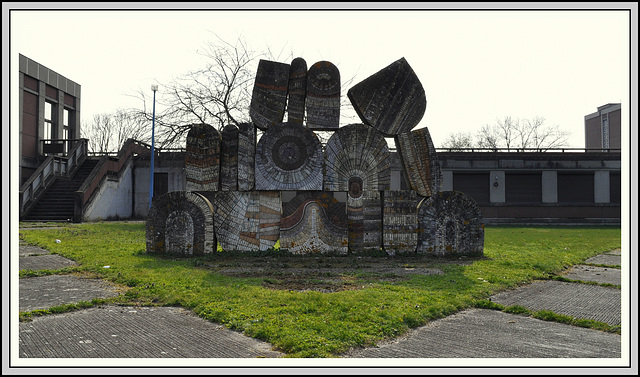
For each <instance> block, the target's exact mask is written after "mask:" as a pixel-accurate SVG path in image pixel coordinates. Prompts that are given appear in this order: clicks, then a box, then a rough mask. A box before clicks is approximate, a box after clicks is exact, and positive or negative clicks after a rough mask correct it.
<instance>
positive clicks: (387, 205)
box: [382, 190, 419, 255]
mask: <svg viewBox="0 0 640 377" xmlns="http://www.w3.org/2000/svg"><path fill="white" fill-rule="evenodd" d="M382 195H383V211H382V234H383V247H384V249H385V251H386V252H387V254H389V255H395V254H397V253H406V254H410V253H415V252H416V247H417V246H418V200H419V198H418V195H417V193H416V192H415V191H413V190H398V191H383V192H382Z"/></svg>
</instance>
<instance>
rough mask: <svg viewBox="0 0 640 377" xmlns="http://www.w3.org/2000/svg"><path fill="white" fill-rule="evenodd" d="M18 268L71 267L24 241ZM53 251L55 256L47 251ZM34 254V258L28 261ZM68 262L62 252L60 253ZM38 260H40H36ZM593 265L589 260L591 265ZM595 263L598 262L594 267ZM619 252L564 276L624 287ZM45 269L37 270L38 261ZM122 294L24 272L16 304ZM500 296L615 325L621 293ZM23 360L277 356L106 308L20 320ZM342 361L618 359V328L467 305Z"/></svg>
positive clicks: (576, 289) (239, 338) (186, 323)
mask: <svg viewBox="0 0 640 377" xmlns="http://www.w3.org/2000/svg"><path fill="white" fill-rule="evenodd" d="M20 255H21V263H20V268H21V269H55V268H54V266H59V267H57V268H62V267H66V266H71V265H74V263H75V262H71V261H68V260H66V261H65V260H61V259H60V258H62V257H59V256H55V255H50V254H48V253H47V252H46V251H44V250H42V249H38V248H34V247H32V246H26V245H21V246H20ZM51 257H56V258H51ZM28 258H31V259H28ZM62 259H64V258H62ZM39 262H41V263H39ZM592 264H593V265H592ZM594 265H596V266H594ZM603 265H607V266H618V267H619V266H620V251H619V250H617V251H614V252H609V253H605V254H603V255H601V256H597V257H595V258H592V259H590V260H588V261H587V263H586V264H585V265H578V266H574V267H573V268H571V269H569V270H568V271H567V272H566V275H565V276H566V277H567V278H570V279H573V280H579V281H582V282H587V281H592V282H597V283H608V284H617V285H620V270H619V268H612V267H605V266H603ZM38 266H40V267H38ZM113 295H117V288H116V287H115V286H113V285H111V284H109V283H107V282H105V281H102V280H97V279H83V278H81V277H77V276H74V275H49V276H45V277H32V278H22V279H20V298H19V302H20V310H21V311H25V310H34V309H36V308H48V307H52V306H56V305H61V304H64V303H72V302H78V301H90V300H91V299H93V298H106V297H111V296H113ZM491 300H492V301H494V302H496V303H501V304H504V305H507V306H510V305H521V306H524V307H527V308H529V309H531V310H541V309H547V310H552V311H554V312H556V313H559V314H567V315H571V316H575V317H577V318H587V319H594V320H597V321H601V322H605V323H609V324H611V325H619V324H620V321H621V319H620V318H621V317H620V311H621V308H620V290H619V289H617V288H615V287H611V286H602V285H592V284H584V283H580V282H558V281H540V282H534V283H533V284H530V285H527V286H524V287H520V288H518V289H515V290H513V291H508V292H504V293H500V294H497V295H494V296H493V297H492V298H491ZM19 332H20V336H19V337H20V338H19V354H20V357H21V358H257V357H260V358H277V357H282V356H284V355H283V354H282V353H279V352H276V351H273V350H272V349H271V346H270V344H268V343H265V342H262V341H259V340H256V339H253V338H250V337H246V336H244V335H242V334H240V333H238V332H235V331H232V330H229V329H227V328H225V327H224V326H221V325H218V324H215V323H211V322H209V321H206V320H204V319H202V318H199V317H197V316H195V315H194V314H192V313H191V312H189V311H187V310H184V309H181V308H172V307H157V308H150V307H132V306H130V307H121V306H114V305H104V306H98V307H92V308H90V309H86V310H80V311H74V312H69V313H64V314H56V315H47V316H42V317H34V319H33V320H32V321H30V322H22V323H20V324H19ZM342 356H343V357H345V358H620V357H621V337H620V335H616V334H611V333H606V332H602V331H598V330H591V329H585V328H580V327H575V326H569V325H564V324H560V323H555V322H547V321H542V320H538V319H534V318H531V317H525V316H521V315H514V314H507V313H504V312H500V311H495V310H486V309H471V310H465V311H463V312H460V313H457V314H455V315H452V316H449V317H447V318H444V319H441V320H437V321H433V322H431V323H429V324H427V325H426V326H422V327H420V328H418V329H414V330H411V331H410V332H409V333H408V334H406V335H404V336H402V337H400V338H397V339H394V340H391V341H388V342H384V343H382V344H379V345H378V346H376V347H371V348H364V349H354V350H351V351H349V352H347V353H346V354H344V355H342Z"/></svg>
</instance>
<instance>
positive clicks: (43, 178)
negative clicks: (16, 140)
mask: <svg viewBox="0 0 640 377" xmlns="http://www.w3.org/2000/svg"><path fill="white" fill-rule="evenodd" d="M75 141H76V143H75V144H74V145H73V147H72V148H71V149H70V150H69V152H68V154H67V156H54V155H50V156H49V157H47V158H46V159H45V160H44V162H43V163H42V164H40V166H39V167H38V169H36V171H35V172H34V173H33V174H32V175H31V176H30V177H29V179H27V181H26V182H25V183H23V184H22V186H21V187H20V195H19V199H20V203H19V208H20V216H22V215H24V213H26V210H27V209H28V208H29V207H31V206H32V205H33V204H34V203H35V202H36V201H37V200H38V199H39V198H40V195H42V193H43V192H44V191H45V190H46V189H47V187H49V186H50V185H51V183H52V182H53V180H54V178H55V176H71V175H73V173H74V172H75V171H76V170H77V169H78V167H79V166H80V165H81V164H82V162H84V160H85V158H86V157H87V145H88V142H89V140H88V139H77V140H75Z"/></svg>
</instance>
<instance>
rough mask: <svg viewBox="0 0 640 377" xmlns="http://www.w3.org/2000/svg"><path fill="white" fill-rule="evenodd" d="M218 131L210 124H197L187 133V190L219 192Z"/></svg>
mask: <svg viewBox="0 0 640 377" xmlns="http://www.w3.org/2000/svg"><path fill="white" fill-rule="evenodd" d="M221 143H222V137H221V136H220V133H219V132H218V130H216V129H215V128H214V127H213V126H210V125H208V124H195V125H193V126H192V127H191V129H190V130H189V132H188V133H187V146H186V152H187V153H186V157H185V164H184V170H185V178H186V184H185V190H186V191H217V190H218V189H219V184H220V183H219V179H220V145H221Z"/></svg>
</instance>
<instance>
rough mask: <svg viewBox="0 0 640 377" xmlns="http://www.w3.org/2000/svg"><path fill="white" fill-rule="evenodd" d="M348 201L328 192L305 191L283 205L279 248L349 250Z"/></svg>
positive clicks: (292, 250)
mask: <svg viewBox="0 0 640 377" xmlns="http://www.w3.org/2000/svg"><path fill="white" fill-rule="evenodd" d="M348 245H349V239H348V224H347V216H346V209H345V203H341V202H339V201H338V200H336V199H335V198H334V197H333V194H331V193H328V192H325V191H304V192H301V193H299V194H298V195H297V196H296V197H295V198H293V199H292V200H291V201H290V202H289V203H286V204H283V206H282V222H281V223H280V248H281V249H283V250H288V251H289V252H290V253H293V254H312V253H338V254H346V253H347V252H348Z"/></svg>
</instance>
